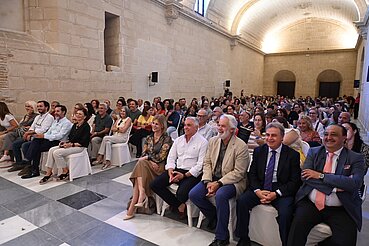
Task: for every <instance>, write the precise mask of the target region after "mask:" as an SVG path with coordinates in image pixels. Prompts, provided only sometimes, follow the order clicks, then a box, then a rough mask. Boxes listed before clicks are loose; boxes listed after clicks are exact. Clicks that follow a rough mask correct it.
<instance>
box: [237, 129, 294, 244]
mask: <svg viewBox="0 0 369 246" xmlns="http://www.w3.org/2000/svg"><path fill="white" fill-rule="evenodd" d="M283 137H284V127H283V126H282V125H281V124H280V123H278V122H272V123H269V124H268V125H267V127H266V138H265V140H266V144H264V145H262V146H260V147H257V148H256V149H255V150H254V154H253V159H252V163H251V167H250V171H249V174H248V180H249V184H250V186H249V188H248V189H247V191H246V192H245V193H243V194H242V195H241V197H240V198H239V199H238V200H237V227H236V235H237V236H238V237H239V238H240V240H239V242H238V244H237V245H250V238H249V235H248V234H249V220H250V210H251V209H252V208H253V207H255V206H257V205H259V204H270V205H272V206H273V207H274V208H275V209H277V211H278V217H277V218H276V219H277V222H278V225H279V234H280V237H281V241H282V245H287V238H288V233H289V231H290V226H291V223H292V215H293V204H294V200H295V199H294V198H295V195H296V192H297V190H298V189H299V187H300V185H301V178H300V174H301V169H300V156H299V153H298V152H296V151H295V150H293V149H291V148H290V147H288V146H287V145H284V144H282V141H283ZM265 236H267V235H265Z"/></svg>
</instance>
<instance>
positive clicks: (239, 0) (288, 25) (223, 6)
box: [184, 0, 368, 53]
mask: <svg viewBox="0 0 369 246" xmlns="http://www.w3.org/2000/svg"><path fill="white" fill-rule="evenodd" d="M185 1H186V0H185ZM185 1H184V2H185ZM188 1H189V0H188ZM367 6H368V3H367V0H210V3H209V8H208V10H207V14H206V17H207V18H208V19H209V20H210V21H212V22H213V23H214V24H217V25H219V26H221V27H222V28H225V29H226V30H227V31H229V32H230V33H231V34H233V35H240V37H241V38H242V39H244V40H246V41H248V42H251V43H253V44H254V45H255V46H257V47H259V48H260V49H261V50H262V51H264V52H266V53H275V52H288V51H300V50H326V49H346V48H354V47H355V45H356V43H357V39H358V31H357V28H356V26H355V23H354V22H356V21H360V20H362V19H363V18H364V16H365V13H366V11H367ZM289 42H290V44H289Z"/></svg>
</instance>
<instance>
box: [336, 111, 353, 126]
mask: <svg viewBox="0 0 369 246" xmlns="http://www.w3.org/2000/svg"><path fill="white" fill-rule="evenodd" d="M350 118H351V115H350V113H349V112H341V113H340V115H339V116H338V124H339V125H342V124H343V123H348V122H350Z"/></svg>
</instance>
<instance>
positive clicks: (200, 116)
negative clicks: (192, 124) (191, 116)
mask: <svg viewBox="0 0 369 246" xmlns="http://www.w3.org/2000/svg"><path fill="white" fill-rule="evenodd" d="M197 117H199V118H202V117H206V115H199V114H198V115H197Z"/></svg>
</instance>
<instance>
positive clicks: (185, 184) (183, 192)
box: [150, 169, 201, 208]
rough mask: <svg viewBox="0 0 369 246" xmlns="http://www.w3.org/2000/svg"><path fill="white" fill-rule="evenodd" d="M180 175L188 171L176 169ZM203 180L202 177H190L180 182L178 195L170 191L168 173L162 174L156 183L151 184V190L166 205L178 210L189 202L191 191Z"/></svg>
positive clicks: (155, 180) (156, 179)
mask: <svg viewBox="0 0 369 246" xmlns="http://www.w3.org/2000/svg"><path fill="white" fill-rule="evenodd" d="M175 171H178V172H180V173H183V174H185V173H186V172H188V170H183V169H176V170H175ZM200 180H201V175H200V176H199V177H197V178H196V177H193V176H191V177H188V178H184V179H182V180H181V181H179V182H178V183H177V184H178V189H177V193H176V195H174V194H173V193H172V192H170V191H169V190H168V188H167V187H168V186H169V185H171V184H172V183H169V174H168V172H164V173H162V174H161V175H160V176H158V177H156V178H155V179H154V181H152V182H151V184H150V188H151V189H152V190H153V191H154V192H155V193H156V194H158V195H159V196H160V197H161V198H162V199H163V200H164V201H165V202H166V203H168V204H169V205H170V206H172V207H175V208H178V207H179V206H180V205H181V204H182V203H186V201H187V200H188V194H189V193H190V190H191V189H192V188H193V187H194V186H195V185H196V184H197V183H198V182H200Z"/></svg>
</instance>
